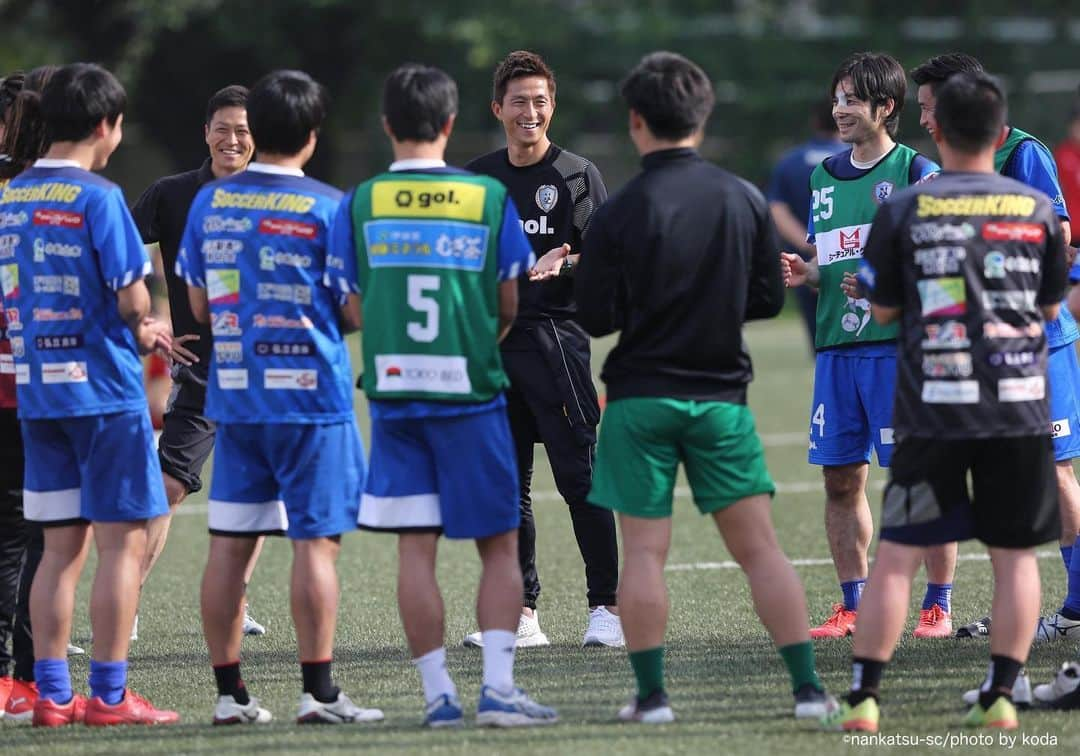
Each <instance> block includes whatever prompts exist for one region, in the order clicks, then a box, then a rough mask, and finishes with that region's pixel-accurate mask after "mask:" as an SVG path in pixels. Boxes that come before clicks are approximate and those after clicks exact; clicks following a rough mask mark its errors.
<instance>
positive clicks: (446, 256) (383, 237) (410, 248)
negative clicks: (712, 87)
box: [364, 220, 490, 271]
mask: <svg viewBox="0 0 1080 756" xmlns="http://www.w3.org/2000/svg"><path fill="white" fill-rule="evenodd" d="M489 234H490V229H488V228H487V227H486V226H481V225H479V224H476V223H456V222H453V221H426V220H416V221H397V220H376V221H368V222H367V223H365V224H364V244H365V246H366V247H367V252H368V264H369V265H370V266H371V267H373V268H382V267H418V268H451V269H458V270H472V271H479V270H483V268H484V260H485V259H486V257H487V248H488V236H489Z"/></svg>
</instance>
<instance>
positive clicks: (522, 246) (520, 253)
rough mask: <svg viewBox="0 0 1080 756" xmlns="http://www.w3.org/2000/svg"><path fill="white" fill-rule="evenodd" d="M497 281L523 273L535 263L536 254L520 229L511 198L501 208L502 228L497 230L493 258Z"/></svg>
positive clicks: (519, 222) (519, 219)
mask: <svg viewBox="0 0 1080 756" xmlns="http://www.w3.org/2000/svg"><path fill="white" fill-rule="evenodd" d="M495 261H496V267H497V268H498V271H499V273H498V279H499V281H509V280H510V279H512V278H517V277H518V276H520V275H522V274H524V273H525V272H526V271H528V270H529V268H531V267H532V266H533V265H535V264H536V255H535V254H533V251H532V246H531V245H530V244H529V239H528V237H526V236H525V232H524V231H522V230H521V217H520V216H519V215H518V211H517V208H516V207H514V202H513V200H511V199H510V197H509V196H507V198H506V207H505V208H503V223H502V230H501V231H500V232H499V249H498V252H497V256H496V258H495Z"/></svg>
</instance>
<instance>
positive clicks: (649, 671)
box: [630, 644, 813, 700]
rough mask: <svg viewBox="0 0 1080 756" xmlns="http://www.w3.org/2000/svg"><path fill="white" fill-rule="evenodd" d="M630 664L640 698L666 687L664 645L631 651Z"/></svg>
mask: <svg viewBox="0 0 1080 756" xmlns="http://www.w3.org/2000/svg"><path fill="white" fill-rule="evenodd" d="M807 645H809V644H807ZM630 666H631V667H633V668H634V677H636V678H637V687H638V699H640V700H645V699H646V698H648V697H649V696H651V695H652V694H653V693H656V692H657V691H662V690H663V689H664V647H663V646H657V647H656V648H650V649H646V650H645V651H631V652H630ZM812 666H813V664H812V663H811V667H812Z"/></svg>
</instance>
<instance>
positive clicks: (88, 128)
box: [41, 63, 127, 144]
mask: <svg viewBox="0 0 1080 756" xmlns="http://www.w3.org/2000/svg"><path fill="white" fill-rule="evenodd" d="M125 107H127V93H126V92H125V91H124V87H123V86H122V85H121V84H120V82H119V81H117V80H116V77H115V76H113V75H112V74H111V73H110V72H109V71H107V70H106V69H105V68H103V67H102V66H99V65H97V64H96V63H69V64H68V65H66V66H60V68H58V69H57V70H56V72H55V73H54V74H53V75H52V78H50V79H49V83H48V84H46V85H45V88H44V89H43V90H42V92H41V116H42V118H43V119H44V121H45V133H46V135H47V139H48V142H49V143H50V144H52V143H53V142H81V141H82V140H83V139H86V138H87V137H88V136H90V134H91V133H93V131H94V129H95V128H96V127H97V125H98V124H99V123H101V122H102V121H105V122H106V123H108V124H109V125H110V126H112V125H114V124H115V123H116V121H117V119H118V118H120V115H121V114H122V113H123V112H124V108H125Z"/></svg>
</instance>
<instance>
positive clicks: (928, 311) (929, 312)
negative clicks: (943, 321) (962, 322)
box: [917, 277, 967, 317]
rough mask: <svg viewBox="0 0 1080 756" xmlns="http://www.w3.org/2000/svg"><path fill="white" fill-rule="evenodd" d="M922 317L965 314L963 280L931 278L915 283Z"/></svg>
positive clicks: (965, 304) (965, 302) (965, 291)
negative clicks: (920, 303)
mask: <svg viewBox="0 0 1080 756" xmlns="http://www.w3.org/2000/svg"><path fill="white" fill-rule="evenodd" d="M917 286H918V289H919V299H920V301H921V302H922V314H923V317H943V316H955V315H963V314H964V313H966V312H967V289H966V287H965V285H964V279H963V278H959V277H954V278H933V279H926V280H922V281H918V282H917Z"/></svg>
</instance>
